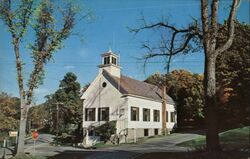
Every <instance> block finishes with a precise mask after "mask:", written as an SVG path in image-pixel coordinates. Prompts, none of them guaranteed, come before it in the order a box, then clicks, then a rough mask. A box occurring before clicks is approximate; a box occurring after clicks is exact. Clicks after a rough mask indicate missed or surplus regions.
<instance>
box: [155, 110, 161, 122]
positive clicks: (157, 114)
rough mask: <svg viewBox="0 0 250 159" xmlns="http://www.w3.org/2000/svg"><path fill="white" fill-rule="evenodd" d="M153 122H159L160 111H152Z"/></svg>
mask: <svg viewBox="0 0 250 159" xmlns="http://www.w3.org/2000/svg"><path fill="white" fill-rule="evenodd" d="M154 121H156V122H159V121H160V111H159V110H154Z"/></svg>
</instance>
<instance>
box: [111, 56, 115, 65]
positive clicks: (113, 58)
mask: <svg viewBox="0 0 250 159" xmlns="http://www.w3.org/2000/svg"><path fill="white" fill-rule="evenodd" d="M112 64H115V65H116V58H115V57H112Z"/></svg>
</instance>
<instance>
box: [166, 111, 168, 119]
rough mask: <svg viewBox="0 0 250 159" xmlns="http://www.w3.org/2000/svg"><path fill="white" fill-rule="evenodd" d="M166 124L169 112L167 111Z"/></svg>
mask: <svg viewBox="0 0 250 159" xmlns="http://www.w3.org/2000/svg"><path fill="white" fill-rule="evenodd" d="M166 122H168V111H166Z"/></svg>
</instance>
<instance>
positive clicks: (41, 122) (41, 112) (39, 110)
mask: <svg viewBox="0 0 250 159" xmlns="http://www.w3.org/2000/svg"><path fill="white" fill-rule="evenodd" d="M48 118H49V111H48V106H47V105H45V104H41V105H37V106H33V107H31V108H30V110H29V115H28V127H29V129H43V128H46V126H47V125H48Z"/></svg>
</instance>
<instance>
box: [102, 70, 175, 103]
mask: <svg viewBox="0 0 250 159" xmlns="http://www.w3.org/2000/svg"><path fill="white" fill-rule="evenodd" d="M102 74H103V75H104V77H105V78H106V79H107V80H108V81H109V82H110V83H111V84H112V85H113V86H114V87H115V88H117V89H119V90H120V92H121V93H122V94H124V95H126V94H131V95H136V96H141V97H146V98H150V99H154V100H162V98H161V90H160V88H159V87H157V86H155V85H152V84H149V83H146V82H143V81H139V80H135V79H132V78H129V77H126V76H123V75H121V77H120V78H118V77H115V76H112V75H110V74H109V73H108V72H107V71H105V70H103V72H102ZM167 103H168V104H174V101H173V99H172V98H171V97H169V96H168V95H167Z"/></svg>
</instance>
